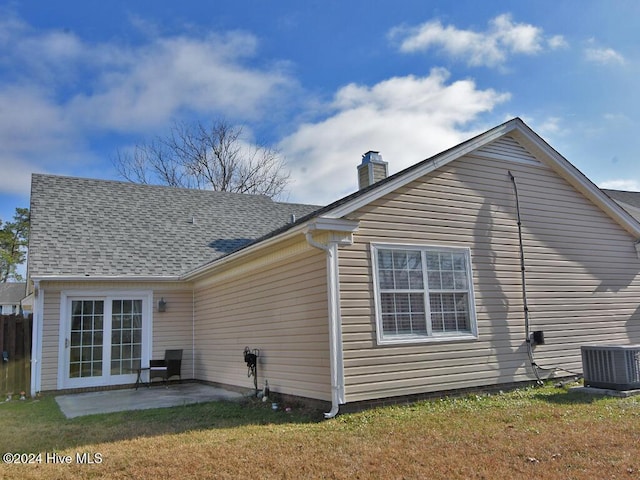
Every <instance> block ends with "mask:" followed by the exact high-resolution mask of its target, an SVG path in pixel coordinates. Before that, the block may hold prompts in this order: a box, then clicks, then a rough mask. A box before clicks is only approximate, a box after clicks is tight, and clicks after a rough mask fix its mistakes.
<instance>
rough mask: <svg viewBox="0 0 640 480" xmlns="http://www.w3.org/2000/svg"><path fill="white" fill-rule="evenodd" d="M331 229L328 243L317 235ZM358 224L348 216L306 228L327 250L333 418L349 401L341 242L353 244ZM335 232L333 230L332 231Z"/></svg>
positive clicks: (313, 243) (310, 238) (310, 240)
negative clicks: (340, 264)
mask: <svg viewBox="0 0 640 480" xmlns="http://www.w3.org/2000/svg"><path fill="white" fill-rule="evenodd" d="M325 228H327V229H330V230H329V235H330V240H329V242H328V245H324V244H322V243H319V242H317V241H316V240H314V239H313V231H314V230H320V231H327V230H324V229H325ZM357 228H358V223H357V222H352V221H348V220H333V219H332V220H331V221H329V222H326V221H325V219H318V221H316V222H315V223H313V224H311V225H310V226H309V228H308V229H307V231H306V232H305V238H306V240H307V243H308V244H309V245H311V246H312V247H315V248H317V249H319V250H322V251H323V252H325V253H326V254H327V294H328V295H327V296H328V298H327V300H328V313H329V361H330V368H331V410H330V411H329V412H326V413H325V414H324V418H333V417H335V416H336V415H337V414H338V411H339V409H340V405H341V404H344V403H345V393H344V361H343V351H342V318H341V315H340V270H339V263H338V245H350V244H351V243H352V242H353V240H352V236H351V234H352V233H353V232H354V231H356V230H357ZM332 232H333V233H332Z"/></svg>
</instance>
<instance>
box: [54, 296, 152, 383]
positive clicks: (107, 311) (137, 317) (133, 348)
mask: <svg viewBox="0 0 640 480" xmlns="http://www.w3.org/2000/svg"><path fill="white" fill-rule="evenodd" d="M149 306H150V300H149V298H148V296H147V295H144V296H125V295H115V296H101V297H99V296H95V297H87V296H73V295H70V296H67V298H66V302H65V307H66V308H65V309H64V310H65V316H64V317H63V318H65V322H63V323H64V324H65V325H64V330H65V331H64V334H65V335H64V345H63V346H62V349H63V351H64V354H63V358H64V365H62V369H63V372H64V374H63V376H62V379H63V384H64V385H63V386H62V388H79V387H89V386H103V385H105V386H106V385H118V384H125V383H132V382H134V381H135V379H136V370H137V368H138V366H140V365H141V364H145V363H148V358H149V355H148V352H149V351H150V345H149V343H150V322H151V321H150V308H149Z"/></svg>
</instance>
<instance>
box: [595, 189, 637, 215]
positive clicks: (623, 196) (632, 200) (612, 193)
mask: <svg viewBox="0 0 640 480" xmlns="http://www.w3.org/2000/svg"><path fill="white" fill-rule="evenodd" d="M602 191H603V192H604V193H606V194H607V195H609V197H611V198H612V199H613V200H614V201H615V202H616V203H617V204H618V205H620V206H621V207H622V208H624V209H625V210H626V211H627V213H629V215H631V216H632V217H633V218H635V219H636V220H638V221H639V222H640V192H626V191H623V190H609V189H602Z"/></svg>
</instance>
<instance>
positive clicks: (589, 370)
mask: <svg viewBox="0 0 640 480" xmlns="http://www.w3.org/2000/svg"><path fill="white" fill-rule="evenodd" d="M580 349H581V351H582V371H583V373H584V385H585V387H595V388H608V389H611V390H635V389H638V388H640V345H583V346H582V347H581V348H580Z"/></svg>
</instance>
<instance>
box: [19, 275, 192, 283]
mask: <svg viewBox="0 0 640 480" xmlns="http://www.w3.org/2000/svg"><path fill="white" fill-rule="evenodd" d="M31 280H33V281H41V282H45V281H49V282H80V281H82V282H88V281H89V282H179V281H180V280H181V278H180V276H179V275H164V276H133V275H34V276H32V277H31Z"/></svg>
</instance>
